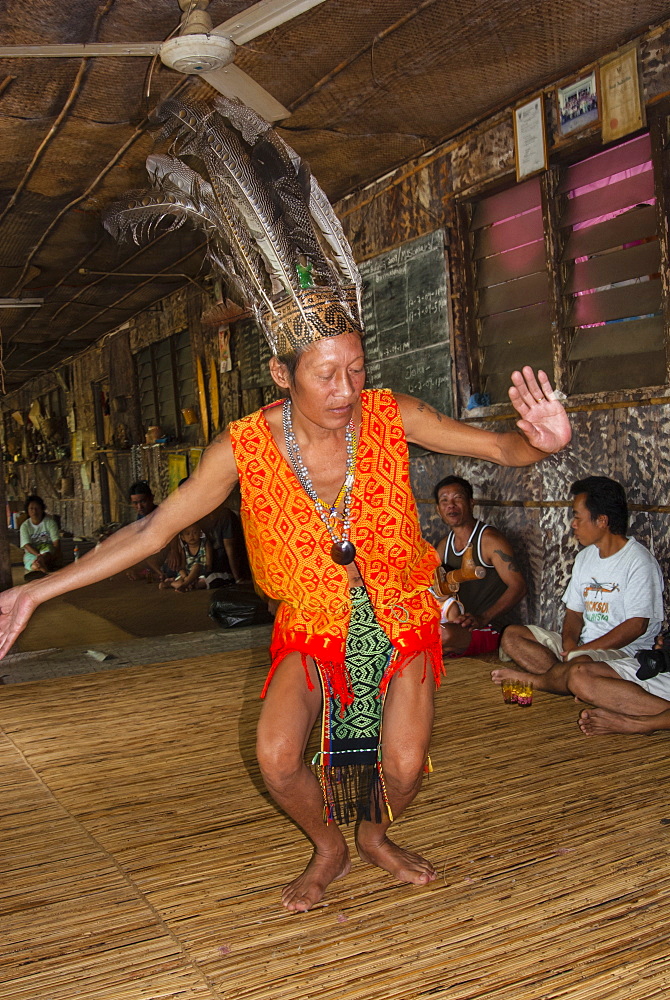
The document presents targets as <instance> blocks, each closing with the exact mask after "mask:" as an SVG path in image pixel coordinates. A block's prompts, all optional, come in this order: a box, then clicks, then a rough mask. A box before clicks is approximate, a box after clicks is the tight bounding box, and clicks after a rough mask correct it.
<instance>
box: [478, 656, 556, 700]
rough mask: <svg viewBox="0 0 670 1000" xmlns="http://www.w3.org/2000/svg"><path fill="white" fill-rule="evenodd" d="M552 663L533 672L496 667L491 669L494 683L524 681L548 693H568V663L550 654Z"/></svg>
mask: <svg viewBox="0 0 670 1000" xmlns="http://www.w3.org/2000/svg"><path fill="white" fill-rule="evenodd" d="M552 661H553V665H552V666H551V667H550V668H549V669H548V670H547V671H545V672H544V673H541V674H534V673H531V672H530V671H529V670H517V669H516V668H515V667H497V668H496V669H495V670H492V671H491V680H492V681H493V683H494V684H502V682H503V681H504V680H513V681H525V682H526V683H532V685H533V687H534V688H535V689H536V690H537V691H548V692H549V693H550V694H570V688H569V687H568V673H569V670H570V664H569V663H563V661H562V660H557V659H556V658H555V657H553V656H552Z"/></svg>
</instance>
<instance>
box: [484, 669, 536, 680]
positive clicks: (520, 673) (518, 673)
mask: <svg viewBox="0 0 670 1000" xmlns="http://www.w3.org/2000/svg"><path fill="white" fill-rule="evenodd" d="M537 678H538V675H537V674H529V673H526V671H525V670H519V668H518V667H498V668H497V669H496V670H492V671H491V680H492V681H493V683H494V684H502V682H503V681H508V680H509V681H533V682H535V683H537Z"/></svg>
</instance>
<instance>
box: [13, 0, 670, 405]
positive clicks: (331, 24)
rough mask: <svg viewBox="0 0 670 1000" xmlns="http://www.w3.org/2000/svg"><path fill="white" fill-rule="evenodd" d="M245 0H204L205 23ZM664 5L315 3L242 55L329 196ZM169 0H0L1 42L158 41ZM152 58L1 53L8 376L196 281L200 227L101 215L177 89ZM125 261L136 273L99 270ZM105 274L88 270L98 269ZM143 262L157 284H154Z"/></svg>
mask: <svg viewBox="0 0 670 1000" xmlns="http://www.w3.org/2000/svg"><path fill="white" fill-rule="evenodd" d="M248 6H250V5H249V4H248V3H246V2H244V0H212V3H211V5H210V13H211V15H212V18H213V21H214V24H218V23H219V22H221V21H224V20H225V19H226V18H228V17H229V16H232V15H233V14H235V13H237V12H238V11H240V10H242V9H244V8H246V7H248ZM669 12H670V6H669V5H668V4H667V3H664V2H661V0H638V2H636V3H634V4H633V3H630V2H629V0H608V2H607V3H605V2H604V0H590V2H588V3H584V2H583V0H580V2H575V0H422V2H417V0H412V2H408V0H356V2H354V0H326V2H325V3H322V4H321V5H320V6H317V7H315V8H314V9H312V10H311V11H308V12H306V13H303V14H301V15H300V16H298V17H297V18H295V19H294V20H293V21H290V22H288V23H286V24H284V25H282V26H281V27H278V28H276V29H274V30H273V31H271V32H270V33H268V34H266V35H263V36H261V37H259V38H257V39H255V40H254V41H253V42H251V43H250V44H249V45H248V46H246V47H243V48H242V49H240V51H239V52H238V56H237V63H238V65H239V66H241V67H242V68H243V69H244V70H246V71H247V72H248V73H249V74H250V75H251V76H253V77H254V78H255V79H256V80H258V81H259V82H260V83H262V84H263V86H264V87H265V88H266V89H267V90H269V91H270V92H271V93H272V94H273V95H274V96H275V97H277V98H278V99H279V100H280V101H281V102H282V103H283V104H284V105H286V106H287V107H288V108H289V109H290V110H291V111H292V112H293V113H292V116H291V117H290V118H288V119H286V121H285V122H284V125H283V128H282V132H283V134H284V136H285V137H286V138H287V140H288V141H289V142H290V143H291V144H292V145H294V146H295V148H296V149H297V150H298V151H299V152H300V153H301V155H302V156H303V157H305V158H306V159H307V160H308V161H309V162H310V164H311V166H312V169H313V171H314V173H315V174H316V176H317V177H318V178H319V180H320V181H321V183H322V185H323V186H324V187H325V188H326V190H327V192H328V193H329V195H330V196H331V198H332V199H336V198H338V197H340V196H342V195H343V194H345V193H347V192H349V191H352V190H354V189H355V188H357V187H359V186H360V185H363V184H365V183H366V182H368V181H370V180H372V179H374V178H375V177H378V176H380V175H382V174H384V173H385V172H386V171H388V170H390V169H391V168H393V167H394V166H396V165H398V164H399V163H402V162H403V161H405V160H407V159H409V158H411V157H413V156H416V155H418V154H420V153H422V152H424V151H426V150H428V149H430V148H432V147H433V146H435V145H436V144H437V143H439V142H440V141H441V140H443V139H445V138H448V137H449V136H452V135H454V134H456V133H458V132H459V130H462V129H463V128H465V127H466V126H467V125H468V124H469V123H472V122H473V121H476V120H477V119H479V118H481V117H484V116H485V115H487V114H489V113H490V112H492V111H494V110H495V109H497V108H500V107H504V106H505V105H506V104H507V103H509V102H510V101H513V100H514V99H516V97H517V96H518V95H520V94H521V93H524V92H529V91H531V90H533V89H534V88H537V87H539V86H541V85H542V84H545V83H547V82H550V81H551V80H554V79H556V78H558V77H560V76H561V75H564V74H566V73H568V72H571V71H572V70H573V69H576V68H578V67H579V66H581V65H583V64H585V63H586V62H588V61H589V60H590V59H592V58H596V57H597V56H599V55H601V54H603V53H604V52H606V51H608V50H609V49H613V48H615V47H616V46H617V45H618V44H620V43H621V42H622V41H624V40H626V39H627V38H629V37H633V36H634V35H635V34H638V33H640V32H641V31H643V30H644V29H645V28H646V27H647V26H648V25H649V24H650V23H653V22H657V21H660V20H662V19H663V18H664V17H667V16H668V13H669ZM179 13H180V12H179V10H178V7H177V3H176V0H106V2H102V0H98V2H94V0H77V3H74V4H72V3H69V4H68V3H66V4H63V3H62V2H61V3H55V2H54V0H31V2H30V3H27V4H26V3H20V2H18V0H7V2H6V3H5V4H4V5H3V7H2V10H1V11H0V39H1V42H2V44H4V45H7V44H16V45H19V44H35V43H47V42H88V41H123V42H131V41H146V40H150V41H160V40H162V39H164V38H165V37H166V36H167V35H168V34H169V33H170V32H171V31H172V30H173V29H174V28H175V26H176V24H177V22H178V18H179ZM150 63H151V60H150V59H148V58H137V57H135V58H130V57H129V58H104V59H103V58H99V59H90V60H85V61H83V60H81V59H78V58H70V59H65V58H64V59H11V60H10V59H7V60H0V178H1V179H0V297H15V296H24V297H32V296H35V297H40V298H43V299H44V300H45V303H44V305H43V306H42V308H40V309H35V310H28V309H3V310H2V311H0V327H1V328H2V332H3V338H4V342H5V364H6V367H7V372H8V379H7V387H8V388H11V387H12V386H16V385H19V384H21V383H23V382H24V381H25V380H26V379H27V378H29V377H31V376H32V375H34V374H37V373H39V372H42V371H44V370H45V369H49V368H51V367H53V366H54V365H56V364H57V363H58V362H59V361H60V360H62V359H63V358H65V357H67V356H69V355H72V354H73V353H74V352H75V351H77V350H78V349H81V348H83V347H84V346H86V345H87V344H88V343H90V342H91V341H93V340H96V339H97V338H99V337H100V336H102V335H103V334H104V333H105V332H106V331H108V330H110V329H113V328H114V327H116V326H118V325H119V324H120V323H122V322H123V321H124V320H125V319H127V318H128V317H129V316H132V315H134V314H135V313H137V312H138V311H140V310H142V309H144V308H147V307H148V306H149V305H150V303H151V302H153V301H155V300H156V299H158V298H160V297H162V296H164V295H165V294H167V292H168V291H169V290H171V289H174V288H178V287H179V286H180V284H184V283H185V281H186V280H187V279H186V278H185V277H180V276H181V275H189V276H191V277H194V276H197V275H198V274H199V272H200V265H201V259H202V249H201V248H200V244H201V239H200V237H198V236H196V235H194V234H192V233H189V232H186V231H185V230H181V231H179V232H178V233H175V234H171V235H169V236H166V237H164V238H162V239H160V240H158V241H156V242H155V243H153V244H152V245H150V246H149V247H148V248H146V249H139V248H138V247H136V246H133V245H130V246H124V247H119V246H118V245H116V244H115V243H114V242H113V241H112V239H111V238H110V237H109V236H108V235H107V234H106V232H105V231H104V230H103V229H102V227H101V224H100V213H101V210H102V209H103V208H104V206H105V205H107V204H108V203H109V202H110V201H111V200H113V199H115V198H117V197H118V196H119V195H121V194H122V193H123V192H125V191H127V190H128V189H129V188H132V187H138V186H142V185H143V183H144V181H145V173H144V167H143V164H144V159H145V157H146V155H147V153H148V152H149V150H150V149H151V143H152V140H151V137H150V136H149V135H148V134H147V132H146V124H147V122H146V119H147V114H148V112H149V111H150V110H151V108H152V107H153V106H154V105H155V104H156V103H157V102H158V101H159V100H160V98H161V97H162V96H164V95H165V94H166V93H167V92H168V91H170V90H171V89H173V88H174V87H175V86H178V85H181V86H182V87H183V88H185V89H186V90H187V91H188V92H191V93H192V92H195V93H198V94H202V95H207V94H211V91H210V90H209V88H208V86H207V85H206V84H204V83H202V82H200V81H198V80H197V79H196V78H193V77H188V78H184V77H180V76H178V75H177V74H175V73H174V72H173V71H170V70H167V69H165V68H163V67H162V66H161V65H160V63H158V64H157V65H156V66H155V67H154V69H153V73H152V76H151V94H150V98H149V99H148V100H147V99H146V97H145V96H144V91H145V87H146V82H147V79H146V78H147V75H148V71H149V67H150ZM119 270H120V271H127V272H129V273H131V274H132V275H134V277H125V278H124V277H119V275H118V273H117V274H116V275H109V274H108V272H112V271H116V272H118V271H119ZM98 272H102V273H98ZM157 272H163V273H164V275H165V277H163V278H160V279H158V278H154V277H151V276H153V275H156V274H157Z"/></svg>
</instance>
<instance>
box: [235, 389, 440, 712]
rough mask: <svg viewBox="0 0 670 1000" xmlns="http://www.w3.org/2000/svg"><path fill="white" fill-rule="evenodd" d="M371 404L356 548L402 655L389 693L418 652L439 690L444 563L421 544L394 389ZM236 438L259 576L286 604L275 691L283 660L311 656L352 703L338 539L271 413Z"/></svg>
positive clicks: (355, 517) (369, 395)
mask: <svg viewBox="0 0 670 1000" xmlns="http://www.w3.org/2000/svg"><path fill="white" fill-rule="evenodd" d="M361 402H362V409H363V412H362V423H361V430H360V440H359V442H358V449H357V454H356V478H355V483H354V488H353V495H352V503H351V540H352V542H353V543H354V545H355V546H356V565H357V566H358V569H359V571H360V573H361V576H362V577H363V580H364V581H365V586H366V589H367V592H368V595H369V597H370V601H371V603H372V606H373V607H374V610H375V614H376V616H377V619H378V621H379V623H380V625H381V627H382V628H383V629H384V631H385V632H386V634H387V635H388V637H389V639H390V640H391V643H392V645H393V647H394V649H395V650H396V655H395V656H394V658H393V660H392V663H391V665H390V668H389V670H387V674H386V676H385V678H384V680H383V681H382V687H381V690H382V691H384V690H385V688H386V686H387V685H388V681H389V680H390V677H391V676H392V674H393V673H395V672H396V671H397V670H398V669H402V667H403V666H404V664H405V663H406V662H407V661H408V660H409V659H412V658H413V657H414V656H415V655H416V654H417V653H418V652H424V653H425V654H426V662H430V664H431V667H432V672H433V675H434V677H435V680H436V683H438V682H439V676H440V671H441V668H442V652H441V645H440V636H439V609H438V605H437V602H436V601H435V599H434V598H433V596H432V595H431V594H430V593H429V592H428V587H429V586H430V585H431V583H432V579H433V573H434V571H435V568H436V566H437V565H438V563H439V559H438V556H437V553H436V552H435V550H434V549H433V548H432V546H430V545H429V544H428V543H427V542H426V541H425V540H424V539H423V538H422V537H421V530H420V527H419V521H418V517H417V511H416V504H415V501H414V497H413V496H412V491H411V488H410V477H409V454H408V450H407V442H406V440H405V432H404V429H403V426H402V420H401V418H400V413H399V410H398V405H397V403H396V401H395V398H394V396H393V394H392V393H391V392H390V391H389V390H387V389H368V390H364V391H363V393H362V396H361ZM270 405H272V406H279V405H281V402H280V403H272V404H270ZM264 409H265V408H264ZM229 430H230V435H231V440H232V446H233V452H234V455H235V461H236V464H237V469H238V475H239V480H240V490H241V493H242V507H241V515H242V523H243V527H244V534H245V539H246V543H247V550H248V553H249V559H250V561H251V565H252V568H253V572H254V577H255V580H256V583H257V584H258V585H259V587H260V588H261V589H262V590H263V591H264V592H265V593H266V594H267V595H268V596H270V597H273V598H276V599H277V600H280V601H281V602H282V603H281V605H280V607H279V611H278V612H277V617H276V620H275V628H274V633H273V638H272V645H271V654H272V661H273V662H272V668H271V670H270V675H269V677H268V681H267V682H266V686H265V687H266V689H267V684H268V683H269V681H270V679H271V677H272V674H273V672H274V670H275V669H276V667H277V666H278V664H279V663H280V662H281V660H282V659H283V657H284V656H285V655H286V654H287V653H289V652H291V651H293V650H296V651H298V652H300V653H301V654H302V655H303V662H304V657H305V656H311V657H313V658H314V659H315V660H317V661H318V662H319V665H320V667H321V669H322V672H325V674H326V675H327V676H328V679H329V680H330V682H331V685H332V688H333V693H334V694H336V695H337V696H338V697H339V699H340V702H341V704H343V705H344V704H348V703H350V701H351V698H350V697H349V694H350V692H349V685H348V682H347V673H346V667H345V662H344V659H345V656H344V651H345V641H346V634H347V626H348V623H349V617H350V614H351V601H350V599H349V582H348V577H347V573H346V569H345V568H344V567H343V566H338V565H337V564H336V563H334V562H333V561H332V559H331V557H330V547H331V544H332V541H331V538H330V536H329V534H328V532H327V531H326V528H325V526H324V524H323V522H322V521H321V518H320V517H319V515H318V514H317V512H316V510H315V507H314V504H313V503H312V501H311V500H310V498H309V497H308V496H307V494H306V493H305V491H304V490H303V488H302V486H301V485H300V483H299V482H298V480H297V478H296V476H295V474H294V472H293V470H292V468H291V467H290V465H289V464H288V462H287V461H286V460H285V459H284V457H283V455H282V454H281V452H280V451H279V449H278V447H277V445H276V444H275V441H274V438H273V437H272V432H271V431H270V428H269V426H268V424H267V421H266V419H265V415H264V410H263V409H261V410H257V411H256V412H255V413H252V414H250V415H249V416H248V417H244V418H243V419H242V420H237V421H235V422H234V423H232V424H230V427H229Z"/></svg>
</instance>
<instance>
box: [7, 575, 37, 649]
mask: <svg viewBox="0 0 670 1000" xmlns="http://www.w3.org/2000/svg"><path fill="white" fill-rule="evenodd" d="M37 604H38V602H37V601H36V600H35V599H34V598H33V597H31V591H30V589H29V585H24V586H22V587H12V589H11V590H5V591H3V593H1V594H0V660H1V659H2V658H3V657H4V656H6V654H7V653H8V652H9V650H10V649H11V648H12V646H13V645H14V643H15V641H16V639H17V638H18V637H19V635H20V634H21V632H23V630H24V628H25V627H26V625H27V624H28V621H29V619H30V616H31V615H32V613H33V611H34V610H35V608H36V607H37Z"/></svg>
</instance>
